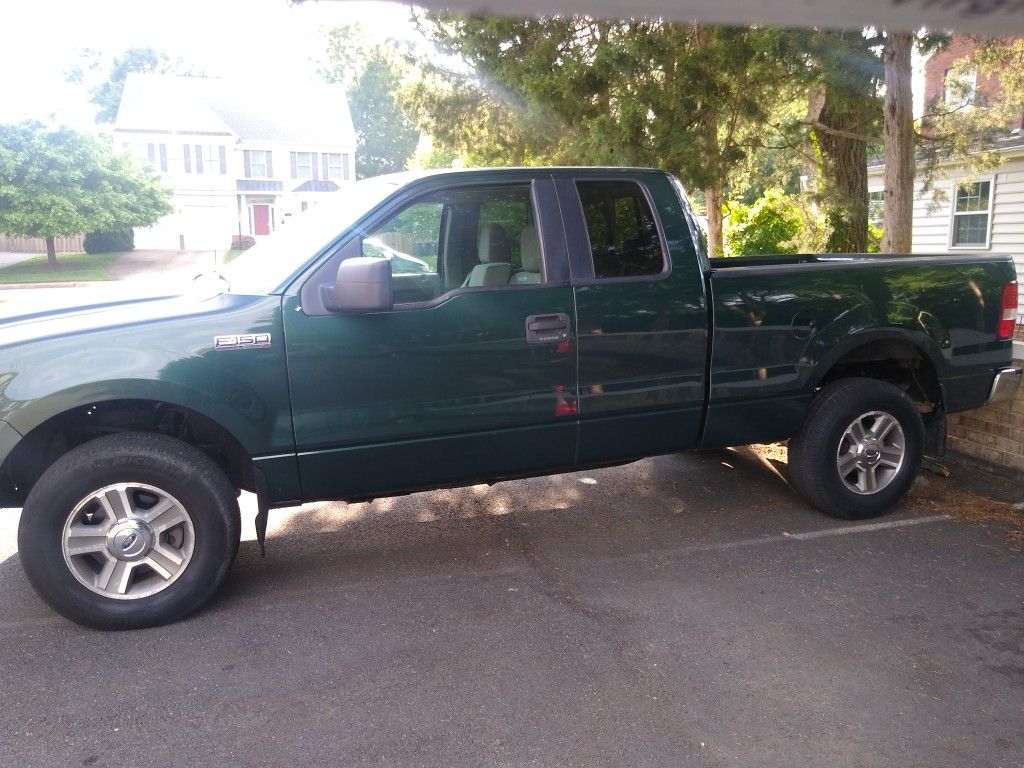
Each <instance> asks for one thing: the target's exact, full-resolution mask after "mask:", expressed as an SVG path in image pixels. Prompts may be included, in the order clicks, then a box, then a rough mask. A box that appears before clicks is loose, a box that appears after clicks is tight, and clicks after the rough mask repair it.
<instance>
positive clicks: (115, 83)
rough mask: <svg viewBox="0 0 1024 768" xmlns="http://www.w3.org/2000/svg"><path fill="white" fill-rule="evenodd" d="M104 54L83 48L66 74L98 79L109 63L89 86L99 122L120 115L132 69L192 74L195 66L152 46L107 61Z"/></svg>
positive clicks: (83, 79)
mask: <svg viewBox="0 0 1024 768" xmlns="http://www.w3.org/2000/svg"><path fill="white" fill-rule="evenodd" d="M104 58H105V57H103V56H101V55H100V54H99V53H97V52H96V51H93V50H84V51H82V52H81V63H80V64H77V65H75V66H73V67H72V68H71V69H70V70H69V71H68V72H67V73H66V75H65V79H66V80H67V81H68V82H71V83H83V82H86V81H87V80H91V79H95V78H94V77H91V76H96V75H99V73H100V72H101V71H102V70H103V69H104V67H105V66H106V70H107V71H106V74H105V75H103V76H102V78H103V79H102V80H99V82H96V83H94V84H93V85H92V86H91V87H90V88H89V96H90V98H89V101H91V102H92V103H93V104H95V105H96V106H97V107H98V108H99V111H98V112H97V113H96V122H97V123H112V122H114V120H115V119H116V118H117V110H118V108H119V107H120V105H121V94H122V93H123V92H124V81H125V78H126V77H128V74H129V73H131V72H155V73H157V74H169V75H189V74H192V70H191V68H190V67H188V66H187V65H186V64H185V63H184V61H182V60H181V59H180V58H179V59H171V57H170V56H168V55H167V54H166V53H163V52H162V51H157V50H154V49H153V48H129V49H127V50H126V51H125V52H124V53H122V54H121V55H119V56H115V57H114V58H113V60H111V61H110V62H109V64H107V63H106V62H105V61H104Z"/></svg>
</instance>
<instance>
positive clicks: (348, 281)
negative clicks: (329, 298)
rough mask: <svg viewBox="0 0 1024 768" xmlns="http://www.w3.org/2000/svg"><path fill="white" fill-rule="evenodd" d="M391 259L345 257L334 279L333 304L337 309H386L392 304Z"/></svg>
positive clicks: (352, 310)
mask: <svg viewBox="0 0 1024 768" xmlns="http://www.w3.org/2000/svg"><path fill="white" fill-rule="evenodd" d="M394 303H395V300H394V293H393V291H392V287H391V262H389V261H388V260H387V259H374V258H371V257H368V256H355V257H353V258H350V259H345V260H344V261H342V262H341V264H340V265H338V277H337V279H336V280H335V282H334V307H332V309H336V310H337V311H339V312H387V311H388V310H390V309H392V308H393V307H394Z"/></svg>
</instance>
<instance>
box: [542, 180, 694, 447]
mask: <svg viewBox="0 0 1024 768" xmlns="http://www.w3.org/2000/svg"><path fill="white" fill-rule="evenodd" d="M555 186H556V189H557V192H558V199H559V205H560V208H561V211H562V220H563V223H564V226H565V230H566V242H567V246H568V249H569V264H570V269H571V272H572V283H573V289H574V292H575V298H576V316H577V323H578V333H579V340H578V344H579V416H580V437H579V447H578V449H577V450H578V461H579V463H580V464H594V463H600V462H604V461H615V460H620V459H629V458H632V457H636V456H645V455H650V454H655V453H669V452H672V451H677V450H682V449H685V448H690V447H693V446H694V445H695V444H696V443H697V440H698V436H699V432H700V427H701V423H702V419H703V413H704V397H705V391H704V390H705V365H706V360H707V345H708V327H707V323H708V314H707V305H706V298H705V289H704V280H703V274H702V271H701V266H700V262H699V261H698V257H697V252H696V247H695V245H694V241H693V236H692V233H691V232H690V229H689V227H688V226H687V222H686V218H685V216H684V213H683V210H682V205H681V202H680V199H679V196H678V194H677V193H676V191H675V189H674V187H673V184H672V181H671V180H670V178H669V177H668V176H666V175H664V174H660V173H652V172H643V171H638V172H636V173H635V174H630V173H628V172H627V173H623V172H619V171H616V172H613V173H609V172H604V174H602V172H600V171H593V172H588V171H573V172H566V173H565V174H560V175H557V176H556V179H555Z"/></svg>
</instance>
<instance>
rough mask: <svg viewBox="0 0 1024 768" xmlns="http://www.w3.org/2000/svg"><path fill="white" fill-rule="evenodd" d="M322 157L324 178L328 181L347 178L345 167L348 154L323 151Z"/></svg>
mask: <svg viewBox="0 0 1024 768" xmlns="http://www.w3.org/2000/svg"><path fill="white" fill-rule="evenodd" d="M323 158H324V178H325V179H329V180H330V181H344V180H346V179H348V168H346V167H345V165H346V163H345V161H346V160H347V159H348V155H343V154H341V153H340V152H325V153H324V155H323Z"/></svg>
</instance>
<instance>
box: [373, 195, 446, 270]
mask: <svg viewBox="0 0 1024 768" xmlns="http://www.w3.org/2000/svg"><path fill="white" fill-rule="evenodd" d="M443 218H444V205H443V204H442V203H440V202H422V203H413V204H412V205H410V206H409V207H408V208H405V209H403V210H402V211H401V213H399V214H398V215H396V216H393V217H392V218H391V219H389V220H388V221H387V223H386V224H384V225H383V226H381V227H378V228H377V229H376V230H375V231H374V232H373V234H371V235H370V236H369V237H367V238H365V239H364V240H363V255H364V256H373V257H375V258H381V259H389V260H390V261H391V273H392V274H395V275H400V274H409V273H426V272H433V273H437V272H438V255H439V253H440V248H441V223H442V221H443Z"/></svg>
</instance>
